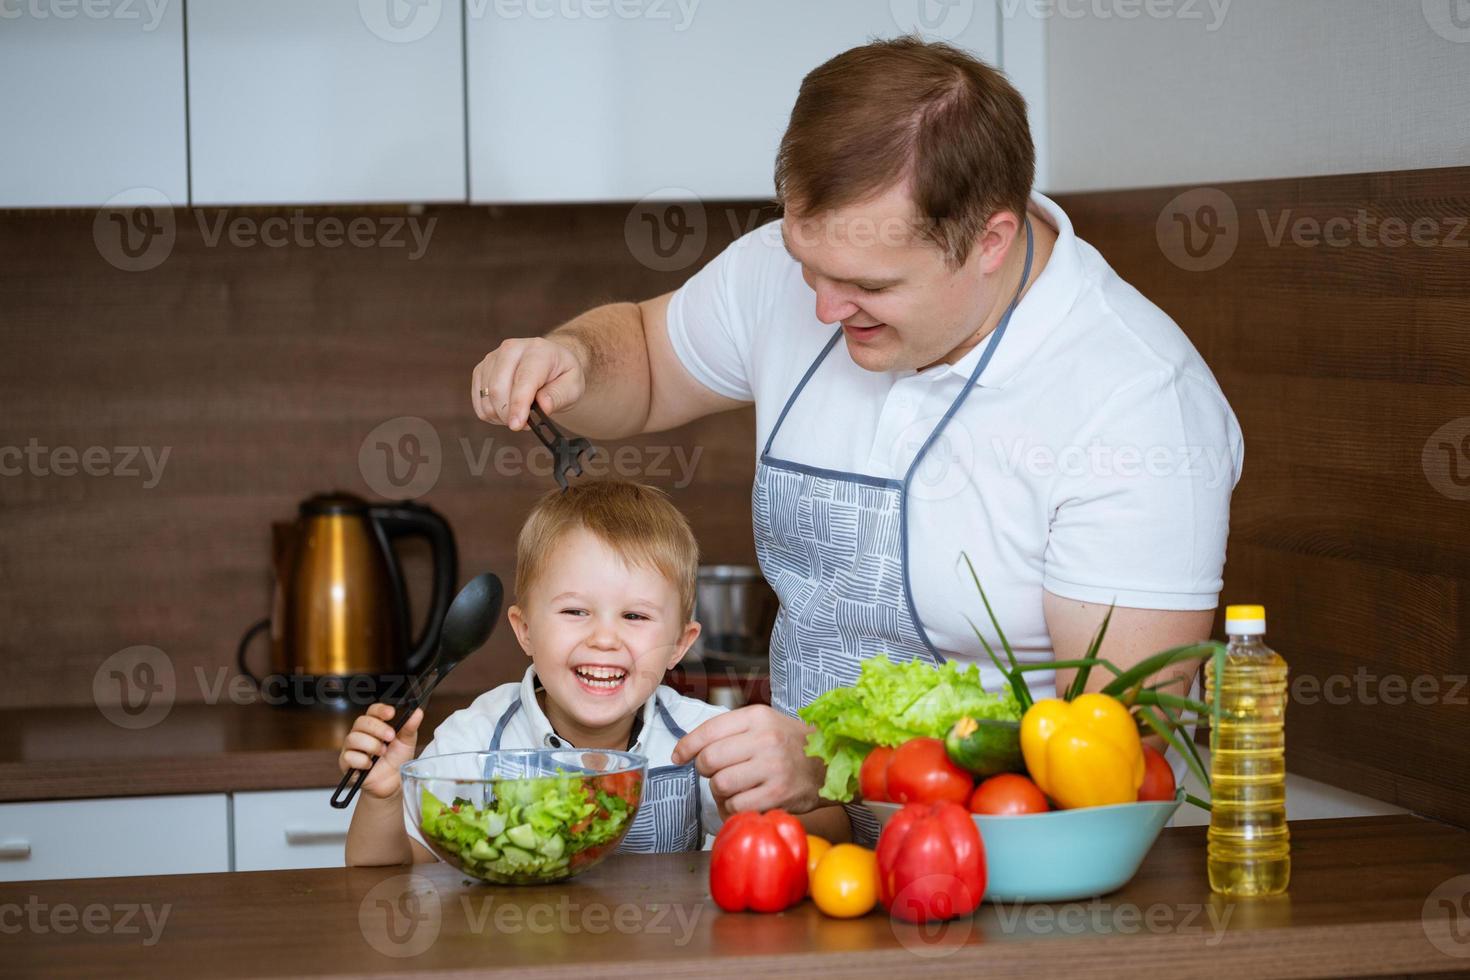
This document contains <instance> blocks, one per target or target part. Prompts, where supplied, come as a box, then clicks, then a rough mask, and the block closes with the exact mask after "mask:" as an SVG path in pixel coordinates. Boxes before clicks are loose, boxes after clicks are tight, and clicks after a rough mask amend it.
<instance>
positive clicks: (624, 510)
mask: <svg viewBox="0 0 1470 980" xmlns="http://www.w3.org/2000/svg"><path fill="white" fill-rule="evenodd" d="M577 528H583V529H585V530H587V531H590V532H591V533H592V534H595V535H597V537H599V538H601V539H602V540H603V541H604V542H605V543H606V544H607V546H608V547H610V548H612V549H613V550H614V551H616V552H617V553H618V554H619V555H621V556H622V558H623V560H624V561H626V562H627V563H628V564H629V565H637V566H640V567H643V568H650V569H653V570H654V571H656V572H658V573H659V574H660V575H662V576H663V577H664V578H666V579H667V580H668V581H669V582H670V583H671V584H672V585H673V586H674V587H675V588H677V589H678V590H679V603H680V609H681V610H682V611H683V615H684V620H685V621H686V622H688V621H689V620H691V619H693V618H694V586H695V580H696V578H697V577H698V574H699V545H698V544H697V543H696V542H695V540H694V532H693V531H691V530H690V528H689V522H688V521H687V520H685V519H684V515H683V514H681V513H679V509H678V508H677V507H675V506H674V505H673V503H671V502H670V501H669V498H668V496H667V495H666V494H665V493H664V492H663V491H661V490H658V489H655V488H654V487H649V486H644V485H643V484H641V483H628V482H626V481H623V480H590V481H587V482H583V483H575V484H573V485H572V486H571V487H570V488H569V489H567V490H565V491H562V490H552V491H551V492H549V493H547V494H546V495H545V496H543V497H542V498H541V499H540V500H538V501H536V504H535V506H533V507H532V508H531V513H530V514H529V515H528V516H527V517H526V523H525V524H523V525H521V533H520V536H519V538H517V540H516V601H517V602H524V601H525V597H526V595H527V593H528V591H529V590H530V588H531V585H532V584H533V583H534V582H535V581H536V577H537V575H539V574H540V573H541V569H542V567H543V565H544V564H545V562H546V557H547V556H548V555H549V554H551V549H552V547H553V546H555V544H556V543H557V541H559V540H560V539H561V537H562V536H563V535H564V534H566V533H567V532H569V531H573V530H576V529H577Z"/></svg>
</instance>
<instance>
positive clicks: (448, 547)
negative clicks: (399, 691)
mask: <svg viewBox="0 0 1470 980" xmlns="http://www.w3.org/2000/svg"><path fill="white" fill-rule="evenodd" d="M368 516H369V518H371V519H372V521H373V522H374V523H375V524H377V525H378V527H379V528H380V529H381V530H382V534H383V542H384V544H385V545H388V546H389V547H390V549H391V545H392V542H393V539H394V538H401V537H408V536H417V537H421V538H427V539H428V541H429V546H430V547H431V548H432V549H433V561H434V591H433V594H432V595H431V596H430V598H429V615H428V616H427V617H426V618H425V619H424V628H423V629H422V630H421V631H420V632H419V635H418V638H417V639H415V640H414V641H413V642H412V643H411V644H410V648H409V653H408V663H407V664H406V665H405V666H406V672H407V673H408V674H410V675H412V674H417V673H418V672H419V671H420V670H422V669H423V666H424V662H425V661H427V660H428V658H429V655H430V654H432V653H433V652H434V651H435V650H436V649H438V646H439V629H440V627H441V626H443V625H444V614H445V613H447V612H448V611H449V601H450V600H451V599H453V598H454V587H455V582H456V581H458V579H459V553H458V552H457V551H456V550H455V547H454V532H453V531H451V530H450V529H449V522H448V521H446V520H445V519H444V518H443V517H441V516H440V515H439V513H438V512H437V511H434V510H431V509H430V508H428V507H425V506H424V505H422V504H414V503H409V502H408V501H406V500H405V501H403V502H402V503H397V504H383V505H379V506H375V507H370V508H368ZM389 558H390V560H389V562H388V570H389V574H390V575H391V576H392V577H393V580H394V585H396V586H397V587H398V590H399V592H398V594H399V595H400V596H402V597H404V598H405V599H406V598H407V596H408V590H407V588H406V587H405V585H404V582H403V576H402V574H401V572H400V570H399V565H398V562H397V560H396V559H395V558H393V556H392V555H391V554H390V556H389ZM404 612H405V615H404V620H405V622H406V621H407V618H408V617H407V610H406V609H405V610H404Z"/></svg>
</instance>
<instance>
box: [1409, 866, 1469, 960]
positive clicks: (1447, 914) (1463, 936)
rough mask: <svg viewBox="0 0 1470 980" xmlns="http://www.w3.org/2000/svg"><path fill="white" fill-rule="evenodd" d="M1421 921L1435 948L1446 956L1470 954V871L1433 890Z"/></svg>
mask: <svg viewBox="0 0 1470 980" xmlns="http://www.w3.org/2000/svg"><path fill="white" fill-rule="evenodd" d="M1420 921H1421V923H1422V925H1423V926H1424V935H1426V936H1428V937H1429V941H1430V942H1431V943H1433V944H1434V948H1435V949H1437V950H1439V951H1440V952H1441V953H1444V954H1445V955H1446V956H1455V957H1461V958H1464V957H1470V875H1458V876H1456V877H1454V878H1451V879H1450V880H1449V881H1446V882H1443V883H1442V884H1441V885H1440V886H1439V887H1438V888H1436V889H1435V890H1434V891H1432V892H1430V893H1429V897H1428V898H1427V899H1425V900H1424V910H1423V912H1422V913H1421V914H1420ZM1437 923H1444V926H1445V927H1447V928H1442V927H1440V926H1438V925H1437Z"/></svg>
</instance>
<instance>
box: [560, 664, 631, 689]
mask: <svg viewBox="0 0 1470 980" xmlns="http://www.w3.org/2000/svg"><path fill="white" fill-rule="evenodd" d="M572 673H573V674H575V675H576V677H577V683H578V684H580V685H581V686H582V689H583V690H584V691H589V692H591V693H592V694H612V693H615V692H616V691H618V690H619V689H621V688H622V686H623V684H624V683H625V682H626V681H627V680H628V671H627V670H626V669H624V668H622V667H613V666H607V665H603V664H580V665H578V666H576V667H573V668H572Z"/></svg>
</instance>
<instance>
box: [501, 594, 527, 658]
mask: <svg viewBox="0 0 1470 980" xmlns="http://www.w3.org/2000/svg"><path fill="white" fill-rule="evenodd" d="M505 618H506V619H509V620H510V628H511V629H513V630H515V634H516V642H517V643H519V644H520V645H521V649H522V650H524V651H526V656H528V657H529V656H530V655H531V625H530V624H529V623H527V622H526V614H525V613H524V612H522V611H521V607H520V606H511V607H510V608H509V609H507V610H506V611H505Z"/></svg>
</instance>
